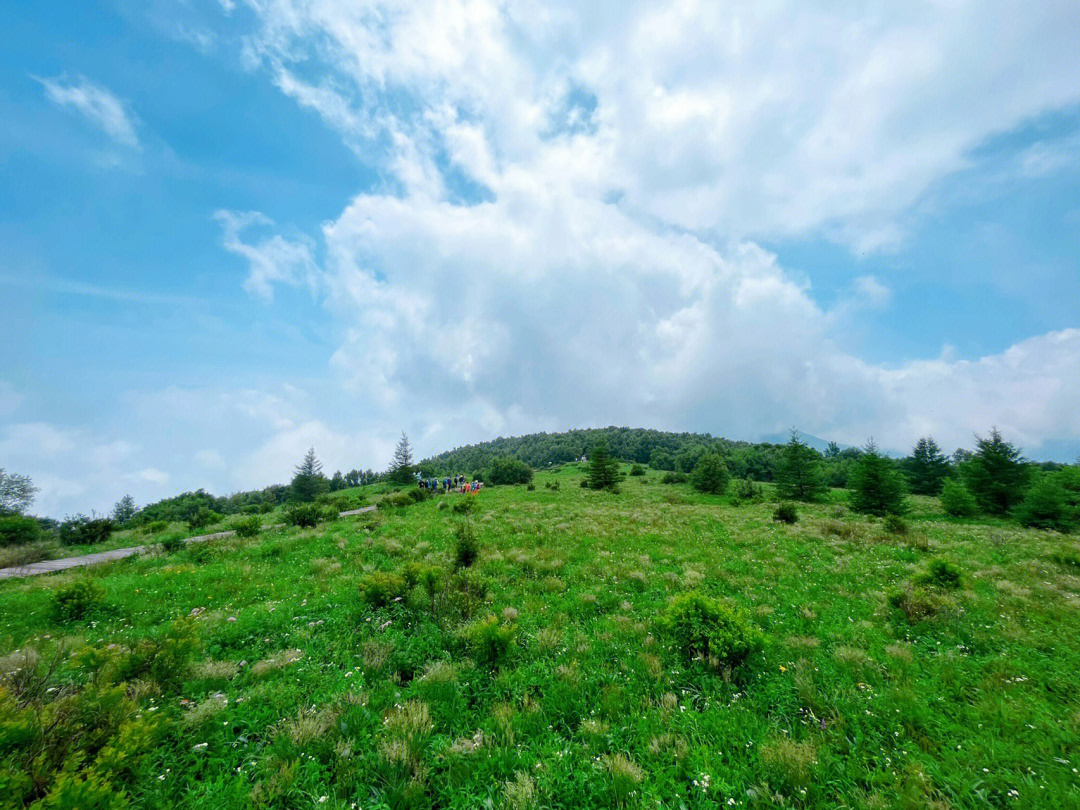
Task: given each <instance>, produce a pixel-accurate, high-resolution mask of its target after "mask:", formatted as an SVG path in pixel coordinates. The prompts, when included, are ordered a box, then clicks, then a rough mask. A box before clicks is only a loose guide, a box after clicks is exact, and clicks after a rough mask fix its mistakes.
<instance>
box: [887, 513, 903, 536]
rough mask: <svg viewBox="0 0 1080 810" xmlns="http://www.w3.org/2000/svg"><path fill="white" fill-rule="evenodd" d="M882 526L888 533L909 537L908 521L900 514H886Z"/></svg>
mask: <svg viewBox="0 0 1080 810" xmlns="http://www.w3.org/2000/svg"><path fill="white" fill-rule="evenodd" d="M881 528H882V529H884V530H885V533H886V534H891V535H895V536H897V537H907V535H908V532H909V531H910V527H909V526H908V522H907V521H906V520H904V519H903V518H902V517H900V516H899V515H886V516H885V520H884V521H883V522H882V524H881Z"/></svg>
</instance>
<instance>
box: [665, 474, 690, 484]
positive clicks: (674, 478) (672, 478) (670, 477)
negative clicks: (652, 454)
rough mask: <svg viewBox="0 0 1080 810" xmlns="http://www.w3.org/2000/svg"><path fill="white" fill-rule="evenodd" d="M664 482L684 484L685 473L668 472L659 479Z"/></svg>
mask: <svg viewBox="0 0 1080 810" xmlns="http://www.w3.org/2000/svg"><path fill="white" fill-rule="evenodd" d="M660 480H661V481H662V482H663V483H665V484H685V483H686V480H687V475H686V473H681V472H669V473H666V474H665V475H664V477H663V478H661V479H660Z"/></svg>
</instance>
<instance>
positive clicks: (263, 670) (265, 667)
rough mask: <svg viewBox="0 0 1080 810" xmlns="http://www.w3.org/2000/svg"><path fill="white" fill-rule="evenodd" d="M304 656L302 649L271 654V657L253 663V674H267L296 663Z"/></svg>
mask: <svg viewBox="0 0 1080 810" xmlns="http://www.w3.org/2000/svg"><path fill="white" fill-rule="evenodd" d="M303 657H304V653H303V651H302V650H296V649H292V650H282V651H281V652H279V653H275V654H274V655H271V656H270V657H269V658H264V659H263V660H261V661H256V662H255V663H254V664H252V665H251V674H252V675H256V676H258V675H266V674H267V673H269V672H274V671H275V670H278V669H282V668H283V667H287V666H288V665H289V664H295V663H296V662H297V661H299V660H300V659H301V658H303Z"/></svg>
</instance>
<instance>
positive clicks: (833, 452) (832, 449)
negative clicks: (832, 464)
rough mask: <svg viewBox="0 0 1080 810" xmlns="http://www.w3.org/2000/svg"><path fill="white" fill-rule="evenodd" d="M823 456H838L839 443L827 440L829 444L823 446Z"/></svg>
mask: <svg viewBox="0 0 1080 810" xmlns="http://www.w3.org/2000/svg"><path fill="white" fill-rule="evenodd" d="M825 458H840V445H838V444H837V443H836V442H829V446H828V447H826V448H825Z"/></svg>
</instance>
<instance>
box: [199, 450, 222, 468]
mask: <svg viewBox="0 0 1080 810" xmlns="http://www.w3.org/2000/svg"><path fill="white" fill-rule="evenodd" d="M195 460H196V461H197V462H199V464H201V465H203V466H204V467H209V468H210V469H212V470H221V469H224V467H225V459H224V458H222V457H221V453H219V452H218V451H217V450H200V451H199V452H198V453H196V454H195Z"/></svg>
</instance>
